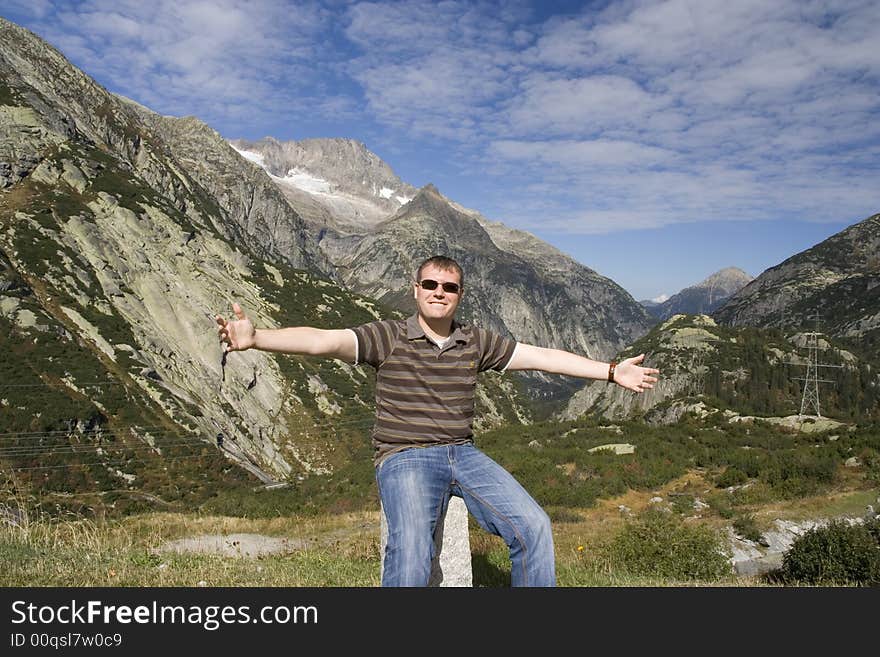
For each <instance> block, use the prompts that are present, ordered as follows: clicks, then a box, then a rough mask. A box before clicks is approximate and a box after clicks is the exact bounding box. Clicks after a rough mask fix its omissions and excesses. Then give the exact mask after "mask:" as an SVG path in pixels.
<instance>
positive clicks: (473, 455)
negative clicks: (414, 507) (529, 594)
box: [452, 445, 556, 586]
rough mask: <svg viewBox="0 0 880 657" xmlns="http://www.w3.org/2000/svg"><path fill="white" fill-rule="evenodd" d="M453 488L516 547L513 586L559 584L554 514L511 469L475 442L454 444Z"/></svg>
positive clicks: (491, 528)
mask: <svg viewBox="0 0 880 657" xmlns="http://www.w3.org/2000/svg"><path fill="white" fill-rule="evenodd" d="M453 449H454V454H455V460H454V462H453V464H452V472H453V475H454V477H455V483H454V484H453V493H456V494H461V496H462V497H463V498H464V501H465V504H466V505H467V508H468V511H470V513H471V514H472V515H473V516H474V518H476V520H477V522H479V523H480V526H481V527H482V528H483V529H485V530H486V531H488V532H491V533H493V534H495V535H497V536H501V537H502V538H503V539H504V541H505V543H507V545H508V547H509V548H510V563H511V574H510V582H511V585H513V586H556V558H555V554H554V551H553V534H552V532H551V529H550V518H548V517H547V514H546V513H545V512H544V510H543V509H542V508H541V506H540V505H539V504H538V503H537V502H536V501H535V500H534V499H533V498H532V496H531V495H529V494H528V492H526V490H525V488H523V487H522V486H521V485H520V484H519V482H518V481H517V480H516V479H514V477H513V475H511V474H510V473H509V472H508V471H507V470H505V469H504V468H502V467H501V466H500V465H498V464H497V463H496V462H495V461H493V460H492V459H490V458H489V457H488V456H486V455H485V454H483V452H481V451H480V450H478V449H477V448H476V447H474V446H473V445H458V446H455V447H454V448H453Z"/></svg>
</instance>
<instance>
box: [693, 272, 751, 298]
mask: <svg viewBox="0 0 880 657" xmlns="http://www.w3.org/2000/svg"><path fill="white" fill-rule="evenodd" d="M751 281H752V277H751V276H749V275H748V274H747V273H746V272H744V271H743V270H742V269H740V268H739V267H725V268H724V269H721V270H719V271H717V272H715V273H714V274H712V275H711V276H709V277H707V278H706V279H705V280H703V281H702V282H700V283H699V284H697V285H696V287H708V288H715V289H721V290H725V291H728V292H729V293H730V294H732V293H733V292H736V291H737V290H739V289H740V288H742V287H744V286H746V285H748V284H749V283H750V282H751Z"/></svg>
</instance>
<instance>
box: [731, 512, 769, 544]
mask: <svg viewBox="0 0 880 657" xmlns="http://www.w3.org/2000/svg"><path fill="white" fill-rule="evenodd" d="M733 529H734V530H735V531H736V533H737V534H739V535H740V536H742V537H743V538H745V539H748V540H750V541H754V542H755V543H761V542H762V541H763V540H764V534H763V532H761V529H760V528H759V527H758V521H757V519H756V518H755V516H754V514H751V513H749V514H746V515H741V516H737V517H736V518H734V520H733Z"/></svg>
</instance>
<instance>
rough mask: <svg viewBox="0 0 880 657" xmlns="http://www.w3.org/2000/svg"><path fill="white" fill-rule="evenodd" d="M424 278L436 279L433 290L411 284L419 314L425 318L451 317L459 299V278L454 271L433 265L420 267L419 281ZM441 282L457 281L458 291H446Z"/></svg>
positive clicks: (460, 291)
mask: <svg viewBox="0 0 880 657" xmlns="http://www.w3.org/2000/svg"><path fill="white" fill-rule="evenodd" d="M425 280H431V281H437V283H438V285H437V287H436V288H434V289H433V290H426V289H425V288H423V287H422V286H421V285H419V284H418V283H416V284H415V285H413V296H414V297H415V300H416V304H417V305H418V308H419V314H420V315H421V316H422V317H424V318H425V319H452V317H453V316H454V315H455V310H456V308H458V303H459V301H461V294H462V289H461V278H460V277H459V275H458V274H457V273H456V272H454V271H447V270H445V269H438V268H437V267H436V266H434V265H428V266H426V267H424V268H422V273H421V277H420V279H419V283H421V282H422V281H425ZM443 283H457V284H458V286H459V289H458V293H454V292H446V291H444V289H443Z"/></svg>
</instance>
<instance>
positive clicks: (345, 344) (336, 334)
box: [215, 303, 357, 363]
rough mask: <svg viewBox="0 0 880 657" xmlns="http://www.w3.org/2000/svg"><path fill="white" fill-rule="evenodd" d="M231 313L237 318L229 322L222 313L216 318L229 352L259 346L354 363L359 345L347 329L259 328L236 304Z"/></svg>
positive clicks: (259, 347)
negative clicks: (357, 345)
mask: <svg viewBox="0 0 880 657" xmlns="http://www.w3.org/2000/svg"><path fill="white" fill-rule="evenodd" d="M232 312H233V314H234V315H235V319H232V320H229V321H226V319H224V318H223V317H221V316H220V315H217V316H216V317H215V320H216V321H217V335H218V336H219V337H220V342H221V343H222V344H224V345H225V349H226V351H244V350H246V349H259V350H261V351H275V352H279V353H283V354H304V355H309V356H326V357H328V358H339V359H340V360H345V361H348V362H349V363H353V362H354V359H355V355H356V353H355V352H356V349H357V347H356V343H355V338H354V335H353V334H352V332H351V331H349V330H348V329H319V328H312V327H310V326H295V327H291V328H282V329H258V328H255V327H254V325H253V323H252V322H251V320H250V319H248V317H247V315H245V313H244V311H243V310H242V309H241V306H239V305H238V304H237V303H233V304H232Z"/></svg>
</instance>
